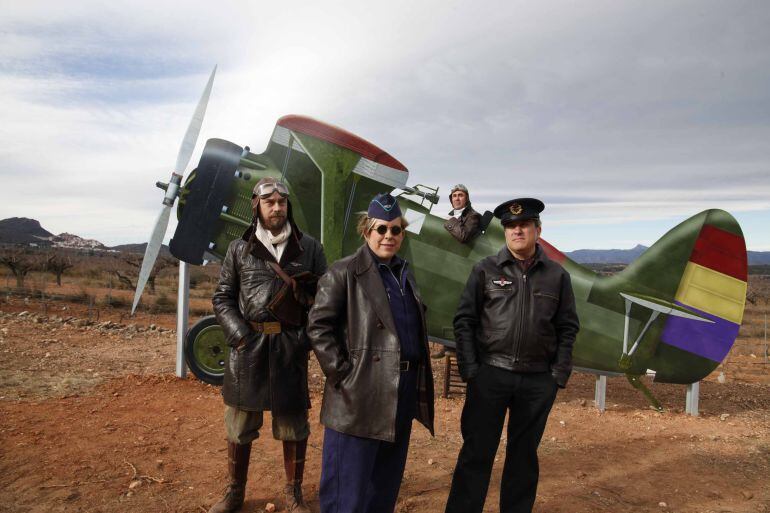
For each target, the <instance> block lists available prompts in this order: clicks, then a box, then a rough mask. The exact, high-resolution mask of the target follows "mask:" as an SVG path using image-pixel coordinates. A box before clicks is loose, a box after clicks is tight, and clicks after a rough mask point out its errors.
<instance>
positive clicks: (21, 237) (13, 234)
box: [0, 217, 53, 245]
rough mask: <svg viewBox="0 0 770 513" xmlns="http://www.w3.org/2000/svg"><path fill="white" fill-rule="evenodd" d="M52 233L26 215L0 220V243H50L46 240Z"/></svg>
mask: <svg viewBox="0 0 770 513" xmlns="http://www.w3.org/2000/svg"><path fill="white" fill-rule="evenodd" d="M49 237H53V233H51V232H49V231H47V230H44V229H43V227H42V226H40V222H39V221H37V220H35V219H28V218H26V217H11V218H8V219H3V220H2V221H0V243H1V244H40V243H43V244H45V245H50V242H49V241H48V240H47V239H48V238H49Z"/></svg>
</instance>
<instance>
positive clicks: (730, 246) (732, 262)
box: [690, 224, 748, 281]
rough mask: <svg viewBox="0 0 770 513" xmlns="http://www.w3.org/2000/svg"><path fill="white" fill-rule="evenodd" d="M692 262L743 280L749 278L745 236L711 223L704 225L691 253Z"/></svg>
mask: <svg viewBox="0 0 770 513" xmlns="http://www.w3.org/2000/svg"><path fill="white" fill-rule="evenodd" d="M690 262H693V263H695V264H698V265H702V266H703V267H708V268H709V269H712V270H714V271H717V272H719V273H722V274H726V275H728V276H732V277H733V278H736V279H739V280H741V281H746V280H747V279H748V262H747V256H746V242H745V241H744V240H743V237H741V236H739V235H735V234H733V233H730V232H726V231H724V230H721V229H719V228H716V227H715V226H712V225H710V224H705V225H703V228H702V229H701V231H700V234H699V235H698V239H697V240H696V241H695V247H694V248H693V250H692V254H691V255H690Z"/></svg>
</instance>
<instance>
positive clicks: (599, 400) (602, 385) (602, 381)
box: [594, 374, 607, 411]
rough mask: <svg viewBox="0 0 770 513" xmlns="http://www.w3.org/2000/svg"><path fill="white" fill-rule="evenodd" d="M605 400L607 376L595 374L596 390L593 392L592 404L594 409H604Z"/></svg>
mask: <svg viewBox="0 0 770 513" xmlns="http://www.w3.org/2000/svg"><path fill="white" fill-rule="evenodd" d="M606 401H607V376H604V375H602V374H597V375H596V392H595V393H594V404H595V405H596V409H598V410H599V411H604V410H605V408H606Z"/></svg>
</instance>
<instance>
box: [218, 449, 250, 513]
mask: <svg viewBox="0 0 770 513" xmlns="http://www.w3.org/2000/svg"><path fill="white" fill-rule="evenodd" d="M250 456H251V443H248V444H243V445H241V444H234V443H232V442H227V470H228V473H229V474H230V485H229V486H228V487H227V492H226V493H225V496H224V497H222V499H220V501H219V502H217V503H216V504H214V505H213V506H211V509H210V510H209V513H233V512H235V511H238V510H240V509H241V506H243V498H244V495H245V493H246V477H247V476H248V473H249V457H250Z"/></svg>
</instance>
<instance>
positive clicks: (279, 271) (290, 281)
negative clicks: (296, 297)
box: [267, 261, 297, 290]
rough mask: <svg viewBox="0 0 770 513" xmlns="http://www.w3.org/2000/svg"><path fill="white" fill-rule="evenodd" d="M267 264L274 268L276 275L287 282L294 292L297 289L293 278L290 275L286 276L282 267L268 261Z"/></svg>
mask: <svg viewBox="0 0 770 513" xmlns="http://www.w3.org/2000/svg"><path fill="white" fill-rule="evenodd" d="M267 264H268V265H269V266H270V267H272V268H273V271H275V274H277V275H278V276H280V277H281V279H282V280H283V281H285V282H286V285H288V286H289V287H291V289H292V290H294V289H295V287H296V285H297V284H296V282H295V281H294V280H293V279H292V278H290V277H289V275H288V274H286V273H285V272H284V270H283V269H281V266H280V265H278V264H276V263H275V262H270V261H267Z"/></svg>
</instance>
